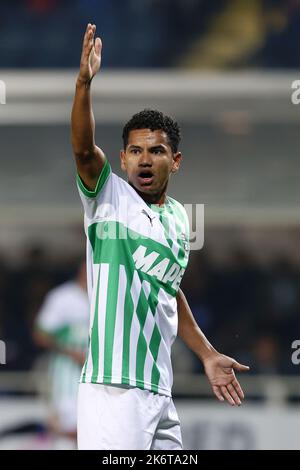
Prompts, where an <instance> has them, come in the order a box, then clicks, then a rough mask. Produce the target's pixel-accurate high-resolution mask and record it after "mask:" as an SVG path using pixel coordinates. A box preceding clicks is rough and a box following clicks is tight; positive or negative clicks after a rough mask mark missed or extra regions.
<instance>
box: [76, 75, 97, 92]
mask: <svg viewBox="0 0 300 470" xmlns="http://www.w3.org/2000/svg"><path fill="white" fill-rule="evenodd" d="M92 79H93V77H92V78H90V79H87V78H85V77H81V76H80V75H78V77H77V80H76V87H77V88H85V89H89V88H90V87H91V83H92Z"/></svg>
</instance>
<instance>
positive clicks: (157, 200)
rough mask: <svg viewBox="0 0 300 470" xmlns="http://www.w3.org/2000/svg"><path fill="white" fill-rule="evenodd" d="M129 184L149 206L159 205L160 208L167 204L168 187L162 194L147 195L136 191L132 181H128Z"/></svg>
mask: <svg viewBox="0 0 300 470" xmlns="http://www.w3.org/2000/svg"><path fill="white" fill-rule="evenodd" d="M128 183H129V184H130V186H131V187H132V188H133V189H134V190H135V191H136V192H137V193H138V195H139V196H140V197H141V198H142V199H143V200H144V201H145V202H147V203H148V204H158V205H159V206H161V205H162V204H164V203H165V202H166V197H167V185H166V186H165V187H164V188H163V190H162V192H160V193H156V194H146V193H143V192H141V191H139V190H138V189H136V188H135V186H133V184H131V183H130V181H128Z"/></svg>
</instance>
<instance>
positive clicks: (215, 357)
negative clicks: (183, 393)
mask: <svg viewBox="0 0 300 470" xmlns="http://www.w3.org/2000/svg"><path fill="white" fill-rule="evenodd" d="M177 310H178V334H179V336H180V337H181V339H182V340H183V341H184V342H185V343H186V345H187V346H188V347H189V348H190V349H191V350H192V351H193V352H194V353H195V354H196V355H197V356H198V358H199V359H200V360H201V361H202V362H203V365H204V370H205V373H206V375H207V378H208V380H209V383H210V385H211V387H212V390H213V392H214V394H215V395H216V397H217V398H218V399H219V400H220V401H224V399H226V400H227V401H228V403H230V405H240V404H241V400H243V398H244V393H243V390H242V389H241V386H240V384H239V382H238V381H237V379H236V377H235V373H234V370H237V371H239V372H243V371H247V370H249V367H248V366H244V365H242V364H239V363H238V362H237V361H236V360H235V359H233V358H232V357H228V356H225V355H224V354H221V353H219V352H218V351H216V350H215V348H214V347H213V346H212V345H211V344H210V342H209V341H208V340H207V338H206V337H205V335H204V333H203V332H202V331H201V329H200V328H199V326H198V325H197V323H196V320H195V319H194V316H193V314H192V311H191V309H190V307H189V304H188V302H187V300H186V298H185V295H184V293H183V292H182V290H181V289H179V291H178V294H177Z"/></svg>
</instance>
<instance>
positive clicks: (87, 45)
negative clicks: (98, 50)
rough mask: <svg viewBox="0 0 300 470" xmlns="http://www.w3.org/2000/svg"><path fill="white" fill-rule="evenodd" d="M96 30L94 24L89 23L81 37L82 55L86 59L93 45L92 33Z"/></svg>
mask: <svg viewBox="0 0 300 470" xmlns="http://www.w3.org/2000/svg"><path fill="white" fill-rule="evenodd" d="M95 31H96V25H93V24H91V23H89V24H88V25H87V28H86V32H85V35H84V39H83V47H82V56H83V58H85V59H87V58H88V57H89V55H90V53H91V50H92V48H93V46H94V34H95Z"/></svg>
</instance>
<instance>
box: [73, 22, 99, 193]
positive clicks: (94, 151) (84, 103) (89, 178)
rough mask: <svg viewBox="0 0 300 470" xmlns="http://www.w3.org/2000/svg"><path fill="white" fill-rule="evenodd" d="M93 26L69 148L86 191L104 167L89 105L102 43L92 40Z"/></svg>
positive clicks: (88, 35)
mask: <svg viewBox="0 0 300 470" xmlns="http://www.w3.org/2000/svg"><path fill="white" fill-rule="evenodd" d="M95 31H96V26H95V25H92V24H90V23H89V24H88V25H87V28H86V32H85V35H84V39H83V46H82V54H81V60H80V69H79V74H78V77H77V81H76V92H75V97H74V103H73V108H72V117H71V127H72V147H73V152H74V155H75V159H76V165H77V171H78V174H79V176H80V177H81V179H82V181H83V182H84V184H85V185H86V187H87V189H89V190H91V191H93V190H94V189H95V187H96V185H97V181H98V178H99V175H100V173H101V170H102V168H103V166H104V163H105V157H104V154H103V152H102V150H101V149H100V148H99V147H97V146H96V144H95V119H94V114H93V110H92V102H91V83H92V79H93V77H94V76H95V75H96V73H97V72H98V70H99V69H100V65H101V50H102V43H101V39H100V38H96V40H95V39H94V36H95Z"/></svg>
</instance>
